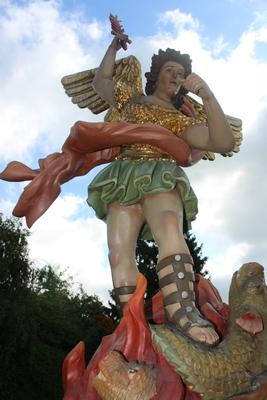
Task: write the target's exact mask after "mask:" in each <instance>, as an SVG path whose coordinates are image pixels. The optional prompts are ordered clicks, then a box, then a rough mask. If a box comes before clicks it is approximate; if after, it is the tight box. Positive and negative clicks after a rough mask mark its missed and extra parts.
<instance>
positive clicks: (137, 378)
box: [93, 351, 157, 400]
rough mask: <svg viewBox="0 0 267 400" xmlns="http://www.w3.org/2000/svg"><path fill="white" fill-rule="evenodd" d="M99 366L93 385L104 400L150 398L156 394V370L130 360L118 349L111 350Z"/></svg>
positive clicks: (141, 399)
mask: <svg viewBox="0 0 267 400" xmlns="http://www.w3.org/2000/svg"><path fill="white" fill-rule="evenodd" d="M98 367H99V373H98V375H97V376H96V377H95V378H94V381H93V386H94V388H95V389H96V391H97V393H98V394H99V395H100V397H101V399H103V400H113V399H116V400H126V399H127V400H149V399H151V398H152V397H154V395H155V394H156V376H157V373H156V370H155V369H153V368H151V367H149V366H147V365H145V364H143V363H138V362H134V361H131V362H128V361H127V360H126V359H125V358H124V357H123V355H122V354H121V353H119V352H118V351H110V352H109V353H108V354H107V356H106V357H104V358H103V359H102V360H101V361H100V363H99V365H98Z"/></svg>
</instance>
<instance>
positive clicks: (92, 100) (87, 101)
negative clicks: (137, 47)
mask: <svg viewBox="0 0 267 400" xmlns="http://www.w3.org/2000/svg"><path fill="white" fill-rule="evenodd" d="M97 69H98V68H93V69H89V70H87V71H82V72H77V73H76V74H72V75H67V76H64V77H63V78H62V79H61V83H62V85H63V87H64V89H65V92H66V94H67V95H68V96H69V97H71V100H72V102H73V103H74V104H77V106H78V107H80V108H89V110H90V111H92V113H94V114H99V113H101V112H103V111H105V110H108V109H109V111H108V113H107V115H106V117H105V121H118V120H119V118H120V114H119V111H118V110H117V109H115V108H111V107H110V105H109V104H108V103H107V102H106V101H105V100H103V99H102V98H101V97H100V96H99V94H98V93H97V92H96V91H95V90H94V88H93V85H92V82H93V79H94V76H95V74H96V72H97ZM113 80H114V81H116V82H117V81H119V80H122V81H123V82H125V83H127V84H129V86H130V87H134V88H135V89H136V92H138V91H139V92H142V90H143V89H142V73H141V65H140V62H139V61H138V60H137V58H136V57H134V56H129V57H125V58H122V59H120V60H118V61H116V62H115V68H114V74H113Z"/></svg>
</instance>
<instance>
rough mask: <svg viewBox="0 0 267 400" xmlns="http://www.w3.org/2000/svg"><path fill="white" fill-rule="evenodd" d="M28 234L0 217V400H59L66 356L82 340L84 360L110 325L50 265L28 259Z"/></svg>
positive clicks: (103, 312)
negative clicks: (83, 342) (85, 355)
mask: <svg viewBox="0 0 267 400" xmlns="http://www.w3.org/2000/svg"><path fill="white" fill-rule="evenodd" d="M28 236H29V231H27V230H26V229H24V228H23V227H22V224H21V223H20V222H18V220H16V219H13V218H12V219H4V218H3V217H2V216H0V302H1V308H0V323H1V330H0V393H1V396H0V397H1V400H26V399H27V400H47V399H55V400H59V399H61V398H62V397H63V393H62V387H61V368H62V363H63V360H64V358H65V356H66V355H67V353H68V352H69V351H70V350H72V348H73V347H74V346H75V345H76V344H77V343H78V342H79V341H80V340H84V341H85V344H86V349H87V357H88V359H89V358H90V357H91V356H92V355H93V353H94V352H95V350H96V348H97V347H98V345H99V343H100V341H101V339H102V337H103V336H105V335H107V334H110V333H111V332H112V331H113V329H114V325H113V323H112V321H111V320H110V318H109V317H108V312H109V311H108V309H107V308H106V307H105V306H104V305H103V304H102V303H101V301H100V300H99V299H98V298H97V296H95V295H88V294H86V293H85V292H84V290H83V289H82V287H80V288H79V290H77V291H76V292H74V291H73V290H72V280H71V278H69V277H66V274H65V273H64V271H61V270H60V269H59V268H53V267H52V266H50V265H47V266H45V267H43V268H42V269H36V268H35V267H34V265H33V264H32V263H31V261H30V260H29V256H28V243H27V238H28Z"/></svg>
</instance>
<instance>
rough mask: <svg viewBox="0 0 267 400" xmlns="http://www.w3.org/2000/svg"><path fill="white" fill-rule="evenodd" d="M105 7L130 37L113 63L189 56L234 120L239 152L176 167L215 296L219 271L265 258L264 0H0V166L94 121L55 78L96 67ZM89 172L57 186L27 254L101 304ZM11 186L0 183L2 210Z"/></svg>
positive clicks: (224, 279) (14, 187)
mask: <svg viewBox="0 0 267 400" xmlns="http://www.w3.org/2000/svg"><path fill="white" fill-rule="evenodd" d="M110 12H111V13H113V14H117V15H118V16H119V18H120V19H121V20H122V21H123V24H124V27H125V30H126V32H127V33H128V34H129V36H130V37H131V39H132V40H133V43H132V45H131V46H130V47H129V49H128V51H127V53H123V52H122V51H121V52H120V53H119V54H118V58H121V57H123V56H126V55H129V54H134V55H136V56H137V57H138V58H139V60H140V61H141V64H142V67H143V72H145V71H146V70H147V69H148V68H149V65H150V56H151V55H152V54H153V53H154V52H156V51H157V50H158V48H159V47H161V48H166V47H173V48H176V49H180V50H181V51H186V52H189V53H190V55H191V58H192V59H193V69H194V71H195V72H197V73H199V74H200V75H201V76H202V77H203V78H204V79H205V80H206V81H207V82H208V84H209V85H210V86H211V88H212V90H213V91H214V93H215V95H216V96H217V98H218V99H219V101H220V103H221V105H222V107H223V109H224V111H225V112H226V113H227V114H230V115H233V116H236V117H239V118H241V119H242V120H243V125H244V129H243V130H244V143H243V145H242V147H241V151H240V153H238V154H237V155H235V156H234V157H232V158H231V159H224V158H222V157H221V156H217V157H216V160H215V161H214V162H213V163H209V162H204V161H203V162H202V161H201V162H200V163H199V164H197V165H196V166H195V167H192V168H189V169H187V170H186V172H187V173H188V175H189V177H190V179H191V182H192V185H193V188H194V190H195V192H196V193H197V195H198V198H199V209H200V212H199V215H198V219H197V221H196V222H195V223H194V224H193V233H195V234H196V236H197V239H198V241H199V242H202V243H203V252H204V255H207V256H208V257H209V260H208V264H207V267H208V269H209V270H210V272H211V275H212V278H213V280H214V283H215V284H216V285H217V286H218V288H219V290H221V292H222V294H223V296H224V299H226V297H227V291H228V286H229V281H230V278H231V275H232V273H233V271H234V270H235V269H237V268H238V267H239V266H240V265H241V264H242V263H243V262H246V261H254V260H255V261H259V262H261V263H262V264H263V265H264V264H265V265H266V264H267V255H266V251H265V249H266V248H267V238H266V232H265V225H266V223H267V220H266V214H265V212H264V209H265V205H266V200H267V186H266V179H265V176H264V172H263V171H264V161H265V158H266V154H265V153H266V150H265V147H266V135H265V130H266V128H265V127H266V124H267V95H266V93H267V79H266V76H267V4H266V2H265V1H258V0H209V1H208V0H191V1H189V0H187V1H171V0H165V1H163V0H154V1H150V0H149V1H144V2H133V1H119V0H118V1H108V0H98V1H87V2H85V1H78V0H76V1H71V0H70V1H62V2H58V1H42V0H35V1H9V0H0V56H1V65H0V73H1V78H2V79H1V80H2V83H1V93H0V169H1V170H2V169H3V168H4V166H5V165H6V163H7V162H9V161H11V160H14V159H16V160H20V161H22V162H24V163H26V164H29V165H31V166H32V167H36V166H37V159H38V158H41V157H43V156H45V155H46V154H48V153H52V152H55V151H59V150H60V147H61V145H62V143H63V142H64V140H65V138H66V136H67V134H68V132H69V129H70V127H71V126H72V124H73V123H74V122H75V121H76V120H78V119H79V120H90V121H100V120H102V119H103V115H100V116H94V115H92V114H91V113H90V112H89V111H88V110H80V109H78V108H77V107H76V106H74V105H73V104H72V103H71V102H70V99H69V98H68V97H67V96H66V95H65V93H64V91H63V88H62V86H61V83H60V79H61V78H62V76H64V75H67V74H71V73H75V72H78V71H81V70H85V69H88V68H92V67H95V66H97V65H99V62H100V61H101V57H102V56H103V54H104V51H105V48H106V46H107V45H108V43H109V41H110V40H111V39H112V37H111V35H110V27H109V22H108V15H109V13H110ZM263 143H265V144H264V145H263ZM95 172H96V171H93V172H91V173H90V174H89V175H88V176H86V177H82V178H78V179H76V180H75V181H73V182H71V183H68V184H66V185H65V186H64V187H63V190H62V194H61V196H60V198H59V199H58V200H57V201H56V202H55V204H54V205H53V206H52V207H51V208H50V210H49V211H48V212H47V213H46V215H44V216H43V217H42V218H41V219H40V220H39V221H38V222H37V223H36V224H35V225H34V226H33V228H32V229H31V232H32V234H31V237H30V255H31V257H32V258H33V260H34V261H35V262H36V265H37V266H38V265H42V263H45V262H50V263H53V264H54V265H62V266H63V267H66V266H69V270H70V273H71V274H73V275H74V278H75V279H76V280H77V281H78V282H80V283H82V284H83V285H84V287H85V288H86V289H87V290H88V291H90V292H95V293H97V294H98V295H100V296H101V298H103V299H106V298H107V290H108V289H109V288H110V287H111V279H110V272H109V266H108V261H107V248H106V234H105V225H104V223H103V222H102V221H99V220H97V219H96V218H95V217H94V212H93V211H92V210H90V209H89V208H88V206H87V205H86V202H85V198H86V193H87V185H88V183H89V182H90V180H91V179H92V177H93V176H94V175H95ZM22 188H23V184H16V183H12V184H11V183H6V182H0V194H1V196H0V211H2V212H3V213H4V214H5V215H7V216H8V215H10V214H11V210H12V208H13V207H14V204H15V202H16V200H17V198H18V196H19V194H20V192H21V190H22ZM92 266H93V267H94V270H93V271H94V272H93V274H92ZM96 270H97V273H96V272H95V271H96Z"/></svg>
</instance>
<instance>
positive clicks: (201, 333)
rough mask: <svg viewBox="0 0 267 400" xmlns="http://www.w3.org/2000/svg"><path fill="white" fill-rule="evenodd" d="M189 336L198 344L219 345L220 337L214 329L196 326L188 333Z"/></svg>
mask: <svg viewBox="0 0 267 400" xmlns="http://www.w3.org/2000/svg"><path fill="white" fill-rule="evenodd" d="M188 335H189V336H190V337H191V339H193V340H194V341H196V342H200V343H206V344H208V345H210V346H213V345H215V344H217V343H218V341H219V336H218V334H217V332H216V331H215V330H214V329H213V328H212V327H206V328H202V327H197V326H194V327H192V328H191V329H189V331H188Z"/></svg>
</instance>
